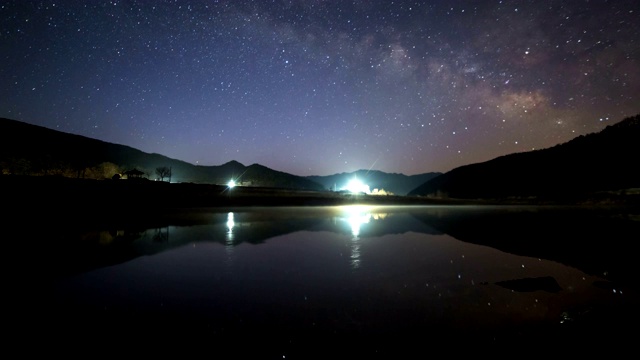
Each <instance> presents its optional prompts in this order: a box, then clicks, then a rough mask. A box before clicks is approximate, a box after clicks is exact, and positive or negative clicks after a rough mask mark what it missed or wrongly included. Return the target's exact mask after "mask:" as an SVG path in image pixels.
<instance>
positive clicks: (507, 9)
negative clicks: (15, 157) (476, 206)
mask: <svg viewBox="0 0 640 360" xmlns="http://www.w3.org/2000/svg"><path fill="white" fill-rule="evenodd" d="M639 24H640V2H639V1H637V0H629V1H602V0H596V1H577V0H576V1H537V0H536V1H364V0H362V1H331V0H291V1H266V0H265V1H262V0H260V1H257V0H256V1H213V0H211V1H151V0H148V1H142V0H139V1H90V0H86V1H70V0H58V1H29V0H17V1H1V0H0V50H1V55H0V56H1V59H2V64H1V65H0V117H5V118H10V119H15V120H19V121H24V122H27V123H31V124H36V125H41V126H45V127H48V128H52V129H56V130H60V131H64V132H68V133H73V134H79V135H83V136H87V137H91V138H95V139H100V140H104V141H108V142H112V143H117V144H123V145H128V146H131V147H134V148H137V149H140V150H142V151H145V152H150V153H159V154H163V155H166V156H169V157H171V158H175V159H180V160H184V161H187V162H189V163H193V164H199V165H221V164H224V163H226V162H228V161H231V160H237V161H239V162H241V163H243V164H245V165H251V164H254V163H258V164H261V165H264V166H267V167H269V168H272V169H274V170H278V171H284V172H288V173H291V174H295V175H301V176H306V175H330V174H335V173H340V172H351V171H355V170H359V169H374V170H381V171H385V172H393V173H404V174H406V175H413V174H419V173H426V172H432V171H439V172H446V171H449V170H451V169H453V168H455V167H458V166H461V165H466V164H471V163H476V162H482V161H486V160H490V159H492V158H495V157H497V156H501V155H505V154H509V153H514V152H522V151H529V150H532V149H542V148H548V147H551V146H554V145H556V144H559V143H563V142H566V141H568V140H571V139H573V138H575V137H577V136H579V135H583V134H588V133H592V132H597V131H599V130H601V129H603V128H604V127H606V126H607V125H611V124H614V123H616V122H618V121H621V120H622V119H624V118H625V117H627V116H632V115H636V114H638V113H640V51H639V49H640V25H639Z"/></svg>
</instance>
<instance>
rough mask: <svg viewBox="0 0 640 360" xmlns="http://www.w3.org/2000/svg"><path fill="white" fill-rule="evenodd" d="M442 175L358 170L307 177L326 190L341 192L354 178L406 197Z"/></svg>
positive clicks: (372, 187) (435, 173)
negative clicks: (420, 186)
mask: <svg viewBox="0 0 640 360" xmlns="http://www.w3.org/2000/svg"><path fill="white" fill-rule="evenodd" d="M438 175H442V173H438V172H430V173H424V174H418V175H404V174H396V173H385V172H382V171H378V170H358V171H354V172H351V173H340V174H334V175H327V176H317V175H313V176H307V179H309V180H312V181H314V182H317V183H319V184H321V185H323V186H324V187H325V188H326V189H331V190H340V189H341V188H343V187H344V186H346V185H347V183H348V182H349V181H351V180H352V179H354V178H357V179H358V180H360V181H362V182H363V183H365V184H367V185H369V188H370V189H371V190H372V191H373V190H374V189H379V190H381V189H384V190H385V191H387V192H391V193H393V194H396V195H406V194H407V193H408V192H409V191H411V190H413V189H415V188H416V187H418V186H419V185H421V184H424V183H425V182H426V181H429V180H431V179H433V178H435V177H436V176H438Z"/></svg>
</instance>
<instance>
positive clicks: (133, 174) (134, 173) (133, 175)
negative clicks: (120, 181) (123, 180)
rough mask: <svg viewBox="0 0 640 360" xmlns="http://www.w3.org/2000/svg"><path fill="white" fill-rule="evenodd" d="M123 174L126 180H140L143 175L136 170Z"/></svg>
mask: <svg viewBox="0 0 640 360" xmlns="http://www.w3.org/2000/svg"><path fill="white" fill-rule="evenodd" d="M124 174H125V175H126V176H127V179H141V178H142V176H143V175H144V172H142V171H140V170H138V169H131V170H127V171H125V172H124Z"/></svg>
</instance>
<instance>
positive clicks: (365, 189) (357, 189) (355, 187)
mask: <svg viewBox="0 0 640 360" xmlns="http://www.w3.org/2000/svg"><path fill="white" fill-rule="evenodd" d="M346 189H347V190H349V192H351V193H354V194H359V193H365V194H368V193H370V192H371V191H370V190H369V185H367V184H364V183H363V182H362V181H360V180H358V179H353V180H351V181H349V183H348V184H347V188H346Z"/></svg>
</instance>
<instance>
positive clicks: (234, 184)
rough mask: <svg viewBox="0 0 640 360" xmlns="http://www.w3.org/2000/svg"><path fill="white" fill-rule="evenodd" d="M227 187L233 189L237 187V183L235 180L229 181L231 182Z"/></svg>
mask: <svg viewBox="0 0 640 360" xmlns="http://www.w3.org/2000/svg"><path fill="white" fill-rule="evenodd" d="M227 186H228V187H229V188H230V189H232V188H234V187H235V186H236V182H235V181H234V180H229V182H228V183H227Z"/></svg>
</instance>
